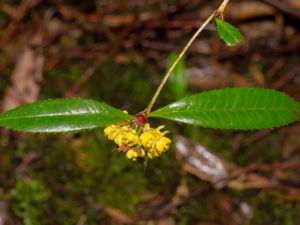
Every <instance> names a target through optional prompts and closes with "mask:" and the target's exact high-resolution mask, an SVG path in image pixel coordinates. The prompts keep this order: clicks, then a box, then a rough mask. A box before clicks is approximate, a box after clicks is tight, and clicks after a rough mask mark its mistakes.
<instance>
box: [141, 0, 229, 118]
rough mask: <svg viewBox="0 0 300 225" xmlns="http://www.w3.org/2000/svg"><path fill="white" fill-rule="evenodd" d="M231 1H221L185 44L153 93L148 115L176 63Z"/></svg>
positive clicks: (147, 111)
mask: <svg viewBox="0 0 300 225" xmlns="http://www.w3.org/2000/svg"><path fill="white" fill-rule="evenodd" d="M228 2H229V0H223V2H222V3H221V5H220V6H219V8H218V10H217V11H214V12H213V13H212V14H211V15H210V16H209V17H208V18H207V19H206V20H205V21H204V23H203V24H202V26H201V27H200V28H199V29H198V30H197V31H196V32H195V34H194V35H193V36H192V37H191V39H190V40H189V41H188V43H187V44H186V45H185V46H184V48H183V50H182V51H181V52H180V54H179V56H178V58H177V59H176V60H175V62H174V63H173V64H172V66H171V67H170V68H169V70H168V71H167V73H166V75H165V76H164V78H163V79H162V81H161V83H160V85H159V86H158V88H157V90H156V92H155V94H154V95H153V97H152V99H151V101H150V103H149V105H148V106H147V107H146V109H145V112H146V115H148V114H149V113H150V112H151V109H152V107H153V105H154V103H155V101H156V99H157V97H158V95H159V94H160V92H161V90H162V88H163V87H164V85H165V83H166V82H167V80H168V78H169V77H170V75H171V74H172V72H173V70H174V69H175V67H176V65H177V64H178V63H179V61H180V60H181V59H182V58H183V56H184V55H185V53H186V52H187V50H188V49H189V48H190V47H191V45H192V44H193V42H194V41H195V40H196V38H197V37H198V36H199V34H200V33H201V32H202V31H203V29H204V28H205V27H206V26H207V25H208V24H209V23H210V22H211V21H212V20H213V19H214V17H215V16H216V15H223V12H224V9H225V7H226V5H227V3H228Z"/></svg>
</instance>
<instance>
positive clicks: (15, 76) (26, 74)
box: [2, 47, 44, 111]
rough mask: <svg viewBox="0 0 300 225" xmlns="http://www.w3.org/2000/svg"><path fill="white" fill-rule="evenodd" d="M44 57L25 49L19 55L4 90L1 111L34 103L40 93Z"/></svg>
mask: <svg viewBox="0 0 300 225" xmlns="http://www.w3.org/2000/svg"><path fill="white" fill-rule="evenodd" d="M43 64H44V56H43V55H42V54H40V53H37V52H36V51H34V50H33V49H31V48H28V47H27V48H25V50H24V51H23V53H22V54H21V55H20V57H19V59H18V62H17V64H16V67H15V69H14V71H13V73H12V76H11V85H10V86H9V87H8V88H7V89H6V90H5V94H4V99H3V101H2V111H7V110H9V109H12V108H15V107H17V106H19V105H21V104H24V103H30V102H34V101H36V100H37V98H38V94H39V91H40V86H39V84H38V83H39V82H41V81H42V68H43Z"/></svg>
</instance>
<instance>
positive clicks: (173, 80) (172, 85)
mask: <svg viewBox="0 0 300 225" xmlns="http://www.w3.org/2000/svg"><path fill="white" fill-rule="evenodd" d="M177 58H178V54H176V53H171V54H170V55H169V56H168V68H170V67H171V66H172V65H173V63H174V61H175V60H176V59H177ZM167 84H168V87H169V89H170V91H171V92H172V94H173V96H174V99H178V98H182V97H183V96H185V94H186V89H187V85H188V83H187V79H186V76H185V63H184V61H183V60H180V61H179V63H178V64H177V65H176V67H175V69H174V70H173V72H172V74H171V76H170V78H169V81H168V83H167Z"/></svg>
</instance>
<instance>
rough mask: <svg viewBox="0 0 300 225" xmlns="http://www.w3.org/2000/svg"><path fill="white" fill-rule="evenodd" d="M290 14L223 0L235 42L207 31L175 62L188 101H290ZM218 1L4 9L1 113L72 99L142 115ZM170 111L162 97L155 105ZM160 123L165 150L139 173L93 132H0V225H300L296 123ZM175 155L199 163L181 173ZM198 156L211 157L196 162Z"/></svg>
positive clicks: (293, 43) (272, 4) (297, 33)
mask: <svg viewBox="0 0 300 225" xmlns="http://www.w3.org/2000/svg"><path fill="white" fill-rule="evenodd" d="M299 3H300V2H299V0H286V1H280V0H262V1H250V0H241V1H232V2H230V3H229V6H228V7H227V8H226V11H225V18H226V21H228V22H230V23H232V24H234V25H235V26H236V27H238V28H239V29H240V30H241V32H242V33H243V34H244V36H245V40H244V41H243V42H242V43H240V44H239V45H238V46H235V47H228V46H225V45H224V43H222V41H221V40H219V38H218V35H217V34H216V32H215V26H214V24H210V25H209V26H208V27H207V29H206V30H205V31H204V33H203V34H201V36H200V37H199V38H198V39H197V40H196V42H195V44H194V45H193V46H192V48H191V49H190V50H189V52H188V54H187V55H186V56H185V58H184V61H185V64H186V71H185V75H186V79H187V82H188V92H189V93H196V92H201V91H205V90H210V89H216V88H224V87H262V88H272V89H277V90H280V91H283V92H285V93H287V94H289V95H290V96H292V97H294V98H295V99H297V100H298V101H299V100H300V74H299V71H300V70H299V69H300V64H299V62H300V25H299V24H300V4H299ZM218 4H220V1H217V0H213V1H205V0H174V1H171V0H168V1H160V0H152V1H147V0H127V1H106V0H94V1H92V0H90V1H83V0H82V1H75V0H66V1H63V0H20V1H17V0H2V1H1V2H0V93H1V103H0V107H1V112H3V111H6V110H9V109H11V108H14V107H16V106H19V105H21V104H25V103H29V102H34V101H37V100H40V99H46V98H65V97H82V98H92V99H96V100H101V101H104V102H107V103H109V104H111V105H113V106H115V107H119V108H122V109H124V110H127V111H129V112H130V113H132V114H135V113H138V112H139V111H141V110H142V109H144V108H145V107H146V103H147V102H148V101H149V100H150V99H151V97H152V95H153V93H154V91H155V89H156V87H157V86H158V84H159V82H160V80H161V78H162V77H163V74H164V72H165V70H166V65H167V58H168V55H169V54H170V53H171V52H179V51H180V50H181V49H182V47H183V46H184V44H185V43H186V41H187V40H188V39H189V38H190V37H191V35H192V34H193V32H194V31H195V30H196V29H197V28H198V27H199V26H200V25H201V24H202V22H203V21H204V20H205V19H206V18H207V17H208V16H209V14H210V13H211V12H213V11H214V10H215V9H216V8H217V7H218ZM174 100H175V98H174V95H172V94H171V92H170V90H168V88H165V89H164V90H163V92H162V95H161V96H160V98H159V101H158V103H157V105H156V106H155V107H158V106H163V105H165V104H167V103H169V102H171V101H174ZM152 122H153V124H158V121H156V120H154V121H152ZM165 125H166V129H167V130H170V131H171V132H170V134H169V136H170V137H172V140H173V144H172V147H171V149H170V150H169V151H168V152H167V153H166V154H164V155H163V156H162V157H160V158H158V159H155V160H151V161H148V165H147V167H144V163H143V162H142V161H134V162H133V161H130V160H127V159H126V158H125V157H124V155H123V154H121V153H119V152H117V151H114V148H115V146H114V145H113V144H112V143H110V142H109V141H108V140H107V139H106V138H105V137H104V135H103V131H102V130H101V129H97V130H95V131H90V132H82V133H78V134H69V133H66V134H54V135H45V134H24V133H17V132H12V131H9V130H5V129H2V130H1V135H0V225H2V224H8V225H14V224H17V225H18V224H25V225H44V224H45V225H48V224H49V225H50V224H51V225H74V224H76V225H96V224H107V225H109V224H133V225H134V224H145V225H146V224H149V225H150V224H160V225H173V224H180V225H190V224H197V225H216V224H223V225H240V224H245V225H248V224H249V225H250V224H251V225H298V224H300V214H299V212H300V176H299V174H300V138H299V135H300V124H299V123H296V124H292V125H289V126H286V127H281V128H278V129H268V130H262V131H251V132H241V131H223V130H213V129H204V128H198V127H189V126H185V125H178V124H174V123H172V122H166V123H165ZM178 146H183V147H184V148H186V149H185V150H187V151H189V152H190V153H189V154H191V155H192V156H193V157H198V160H200V161H201V162H202V164H203V166H202V167H201V166H200V167H199V168H196V167H195V166H193V165H191V164H189V162H188V161H187V160H186V157H185V156H184V155H182V151H180V148H179V147H178ZM196 146H198V148H199V147H200V148H201V149H202V150H203V152H205V154H211V155H213V156H214V157H215V158H214V160H213V161H206V160H203V157H204V156H203V155H198V156H197V155H195V154H194V153H195V149H196V148H195V147H196ZM217 164H220V165H222V168H223V169H222V170H218V169H216V168H217V166H216V165H217ZM205 166H206V167H205ZM204 167H205V168H207V167H208V168H210V170H211V172H210V173H207V171H206V170H205V168H204Z"/></svg>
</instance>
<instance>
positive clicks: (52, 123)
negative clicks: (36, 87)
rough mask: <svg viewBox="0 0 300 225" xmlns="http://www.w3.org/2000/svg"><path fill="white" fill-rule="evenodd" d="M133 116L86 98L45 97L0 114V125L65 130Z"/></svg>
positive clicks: (29, 129) (35, 130)
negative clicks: (46, 98) (42, 99)
mask: <svg viewBox="0 0 300 225" xmlns="http://www.w3.org/2000/svg"><path fill="white" fill-rule="evenodd" d="M132 118H133V117H131V116H129V115H127V114H126V113H124V112H122V111H121V110H118V109H116V108H113V107H111V106H109V105H107V104H105V103H102V102H97V101H94V100H89V99H48V100H44V101H39V102H35V103H32V104H26V105H22V106H20V107H17V108H15V109H12V110H10V111H7V112H5V113H2V114H0V126H4V127H7V128H11V129H14V130H17V131H24V132H67V131H79V130H85V129H92V128H96V127H103V126H106V125H108V124H111V123H115V122H119V121H122V120H128V119H132Z"/></svg>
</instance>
